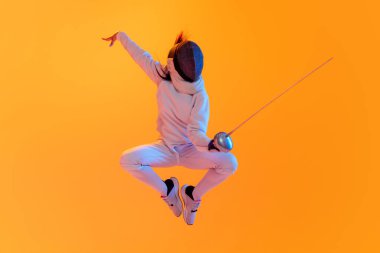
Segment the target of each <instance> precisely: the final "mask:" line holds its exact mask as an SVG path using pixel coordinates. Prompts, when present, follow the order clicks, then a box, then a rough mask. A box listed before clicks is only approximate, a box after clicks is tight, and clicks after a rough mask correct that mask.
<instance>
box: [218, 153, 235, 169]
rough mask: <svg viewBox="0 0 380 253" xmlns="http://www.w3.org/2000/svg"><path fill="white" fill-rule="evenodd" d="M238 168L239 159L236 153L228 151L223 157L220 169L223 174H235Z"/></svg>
mask: <svg viewBox="0 0 380 253" xmlns="http://www.w3.org/2000/svg"><path fill="white" fill-rule="evenodd" d="M237 168H238V161H237V159H236V157H235V155H233V154H231V153H226V156H225V158H224V159H222V161H221V164H220V168H219V169H218V171H219V172H220V173H222V174H234V173H235V172H236V170H237Z"/></svg>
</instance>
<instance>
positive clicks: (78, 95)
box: [0, 0, 380, 253]
mask: <svg viewBox="0 0 380 253" xmlns="http://www.w3.org/2000/svg"><path fill="white" fill-rule="evenodd" d="M375 3H376V1H365V0H362V1H331V0H330V1H328V0H323V1H312V2H310V1H238V0H236V1H233V3H232V1H198V0H197V1H113V2H108V1H107V2H106V1H59V2H57V1H22V2H15V1H7V2H3V3H2V8H1V10H0V12H1V13H0V14H1V15H0V21H1V22H0V23H1V31H0V36H1V37H0V44H1V45H0V48H1V49H0V50H1V75H0V84H1V91H0V168H1V170H0V173H1V174H0V194H1V195H2V196H1V198H0V199H1V208H0V252H23V253H25V252H49V253H51V252H54V253H60V252H62V253H67V252H70V253H76V252H78V253H79V252H81V253H82V252H91V253H92V252H110V253H118V252H131V253H141V252H144V253H145V252H165V253H166V252H168V251H170V252H174V251H178V252H197V253H202V252H218V253H222V252H239V253H240V252H276V253H278V252H281V253H282V252H291V253H296V252H345V253H346V252H380V245H379V240H378V239H379V238H378V237H379V232H380V231H379V215H378V214H379V211H380V210H379V207H378V202H379V187H378V182H379V179H380V178H379V169H378V168H379V167H380V166H379V165H380V164H379V159H378V155H379V154H378V151H379V150H378V141H379V134H378V130H379V129H380V127H379V122H378V117H379V111H378V109H379V102H378V100H379V98H378V97H379V88H378V85H379V84H380V82H379V81H380V80H379V77H378V76H379V59H380V57H379V56H380V55H379V50H378V46H379V44H380V36H379V35H380V34H379V24H380V22H379V17H378V13H379V8H378V7H379V6H376V5H375ZM182 29H183V30H185V31H186V32H187V33H188V34H190V39H192V40H194V41H196V42H197V43H198V44H199V45H200V46H201V48H202V50H203V53H204V60H205V66H204V70H203V71H204V72H203V76H204V79H205V83H206V87H207V91H208V94H209V97H210V106H211V107H210V110H211V116H210V123H209V129H208V135H209V137H212V136H214V134H215V133H217V132H219V131H230V130H231V129H232V128H234V127H235V126H236V125H237V124H239V123H240V122H242V121H243V120H244V119H245V118H247V117H248V116H249V115H250V114H251V113H253V112H254V111H255V110H256V109H258V108H259V107H260V106H262V105H263V104H264V103H266V102H267V101H269V100H270V99H271V98H272V97H274V96H275V95H277V94H278V93H280V92H281V91H282V90H284V89H285V88H286V87H288V86H289V85H291V84H292V83H293V82H294V81H296V80H297V79H298V78H300V77H301V76H302V75H304V74H305V73H307V72H308V71H310V70H312V69H313V68H314V67H316V66H317V65H318V64H320V63H322V62H323V61H325V60H326V59H328V58H329V57H331V56H334V57H335V58H334V60H333V61H332V62H330V63H329V64H328V65H326V66H325V67H323V68H322V69H320V70H319V71H318V72H317V73H315V74H313V75H312V76H311V77H310V78H308V79H306V80H305V81H303V82H302V83H301V84H300V85H299V86H296V88H294V89H293V90H291V91H290V92H289V93H287V94H286V95H285V96H283V97H281V98H280V99H279V100H277V101H276V102H275V103H274V104H272V105H271V106H270V107H268V108H266V109H265V110H264V111H262V112H260V114H258V115H257V116H256V117H255V118H254V119H252V120H251V121H249V123H247V124H246V125H244V126H243V127H242V128H241V129H239V131H237V132H236V133H235V134H234V135H233V140H234V144H235V147H234V149H233V151H232V152H233V153H234V154H235V155H236V156H237V158H238V162H239V167H238V170H237V172H236V174H235V175H234V176H232V177H230V178H229V179H228V180H227V181H225V182H224V183H223V184H222V185H220V186H219V187H217V188H215V189H214V190H212V191H211V192H209V193H208V194H207V195H206V196H205V197H204V199H203V203H202V206H201V208H200V209H199V212H198V216H197V220H196V224H195V225H194V226H187V225H185V223H184V221H183V219H182V217H181V218H176V217H174V216H173V215H172V213H171V212H170V210H169V209H168V207H167V206H166V205H165V203H164V202H162V200H161V199H160V198H159V196H158V193H156V192H155V191H154V190H153V189H151V188H150V187H148V186H146V185H144V184H142V183H141V182H139V181H137V180H136V179H134V178H132V177H131V176H130V175H129V174H127V173H126V172H125V171H123V170H122V168H121V167H120V165H119V157H120V154H121V152H122V151H123V150H125V149H127V148H130V147H134V146H136V145H140V144H145V143H149V142H151V141H153V140H155V138H156V137H157V136H158V133H157V132H156V130H155V128H156V116H157V107H156V97H155V92H156V88H155V86H154V84H153V83H152V82H151V81H150V80H149V79H148V77H147V76H145V74H144V73H143V71H142V70H140V69H139V67H138V66H137V65H136V64H135V63H134V62H133V61H132V59H131V58H130V57H129V55H128V53H127V52H126V51H125V50H124V49H123V48H122V46H121V44H120V43H119V42H117V43H116V44H115V45H114V46H113V47H109V46H108V45H109V42H106V41H103V40H101V38H102V37H108V36H111V35H112V34H114V33H115V32H116V31H124V32H126V33H127V34H129V36H130V37H131V38H132V39H133V40H134V41H135V42H136V43H138V44H139V45H140V46H141V47H142V48H144V49H146V50H147V51H149V52H150V53H151V54H152V55H153V56H154V58H156V59H159V60H161V61H162V62H165V60H166V58H165V57H166V56H167V53H168V51H169V49H170V47H171V46H172V44H173V41H174V39H175V37H176V35H177V34H178V32H179V31H180V30H182ZM156 171H157V173H159V175H160V176H162V177H163V178H166V177H168V176H171V175H176V176H177V177H178V178H179V180H180V182H181V183H190V184H195V183H196V182H197V181H198V180H199V179H200V178H201V177H202V176H203V174H204V173H205V171H202V170H199V171H194V170H190V169H186V168H183V167H172V168H161V169H156Z"/></svg>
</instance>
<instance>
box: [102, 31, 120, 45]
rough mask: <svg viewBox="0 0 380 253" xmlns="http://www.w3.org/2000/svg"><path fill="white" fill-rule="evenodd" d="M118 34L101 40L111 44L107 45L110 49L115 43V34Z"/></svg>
mask: <svg viewBox="0 0 380 253" xmlns="http://www.w3.org/2000/svg"><path fill="white" fill-rule="evenodd" d="M118 33H119V32H116V33H115V34H114V35H112V36H111V37H108V38H102V39H103V40H107V41H111V44H110V45H109V46H110V47H112V45H113V44H114V43H115V41H116V40H117V34H118Z"/></svg>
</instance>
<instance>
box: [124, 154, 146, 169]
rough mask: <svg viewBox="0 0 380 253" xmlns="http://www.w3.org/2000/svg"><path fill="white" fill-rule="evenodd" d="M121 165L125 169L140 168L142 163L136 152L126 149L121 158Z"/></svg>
mask: <svg viewBox="0 0 380 253" xmlns="http://www.w3.org/2000/svg"><path fill="white" fill-rule="evenodd" d="M119 163H120V166H121V167H122V168H123V169H125V170H139V169H140V168H141V166H140V165H141V164H140V163H139V159H138V156H136V154H135V153H134V152H129V151H124V152H123V153H122V154H121V156H120V160H119Z"/></svg>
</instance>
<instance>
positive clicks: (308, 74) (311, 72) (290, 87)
mask: <svg viewBox="0 0 380 253" xmlns="http://www.w3.org/2000/svg"><path fill="white" fill-rule="evenodd" d="M333 58H334V57H331V58H330V59H328V60H327V61H325V62H324V63H322V64H321V65H319V66H318V67H316V68H315V69H313V70H312V71H310V72H309V73H307V74H306V75H304V76H303V77H302V78H301V79H299V80H298V81H297V82H295V83H294V84H292V85H291V86H289V87H288V88H287V89H285V90H284V91H283V92H281V93H280V94H279V95H277V96H276V97H274V98H273V99H272V100H270V101H269V102H268V103H266V104H265V105H263V106H262V107H261V108H260V109H258V110H257V111H256V112H254V113H253V114H252V115H251V116H249V117H248V118H247V119H246V120H244V121H243V122H242V123H240V124H239V125H238V126H237V127H235V128H234V129H233V130H232V131H231V132H229V133H228V134H227V136H230V135H231V134H232V133H233V132H235V131H236V130H237V129H239V128H240V127H241V126H242V125H244V124H245V123H246V122H247V121H248V120H250V119H251V118H252V117H253V116H255V115H256V114H258V113H259V112H260V111H262V110H263V109H264V108H265V107H267V106H268V105H270V104H271V103H273V102H274V101H275V100H277V99H278V98H279V97H281V96H282V95H284V94H285V93H286V92H288V91H289V90H290V89H292V88H293V87H294V86H296V85H297V84H299V83H300V82H301V81H303V80H304V79H305V78H306V77H308V76H310V75H311V74H313V73H314V72H315V71H317V70H318V69H320V68H321V67H323V66H324V65H326V64H327V63H328V62H330V61H331V60H332V59H333Z"/></svg>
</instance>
